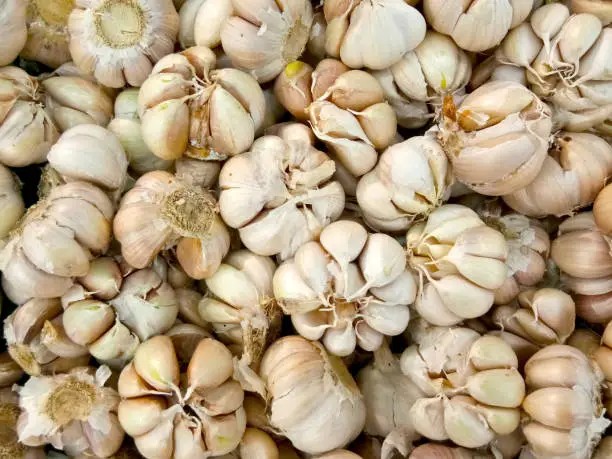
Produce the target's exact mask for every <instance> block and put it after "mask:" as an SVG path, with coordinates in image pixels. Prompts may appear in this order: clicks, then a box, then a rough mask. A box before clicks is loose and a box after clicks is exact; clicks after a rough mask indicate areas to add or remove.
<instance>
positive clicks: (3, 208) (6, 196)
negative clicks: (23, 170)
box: [0, 164, 25, 239]
mask: <svg viewBox="0 0 612 459" xmlns="http://www.w3.org/2000/svg"><path fill="white" fill-rule="evenodd" d="M24 212H25V204H24V203H23V198H22V197H21V183H20V182H19V179H18V178H17V176H16V175H14V174H13V173H12V172H11V170H10V169H9V168H8V167H5V166H3V165H1V164H0V215H2V219H1V220H0V239H4V238H5V237H6V236H8V234H9V233H10V232H11V231H12V229H13V228H14V227H15V225H16V224H17V222H18V221H19V219H20V218H21V216H22V215H23V214H24Z"/></svg>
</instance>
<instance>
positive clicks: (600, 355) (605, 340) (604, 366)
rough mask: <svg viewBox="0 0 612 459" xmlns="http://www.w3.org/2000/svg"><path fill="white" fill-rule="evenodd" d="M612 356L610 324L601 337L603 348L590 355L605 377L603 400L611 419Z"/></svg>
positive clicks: (611, 330) (598, 348)
mask: <svg viewBox="0 0 612 459" xmlns="http://www.w3.org/2000/svg"><path fill="white" fill-rule="evenodd" d="M610 356H612V325H611V323H608V325H607V326H606V328H605V330H604V332H603V335H602V336H601V346H598V347H597V349H595V351H594V352H593V353H592V355H589V357H591V358H592V359H593V360H594V361H595V362H596V363H597V365H599V368H600V369H601V372H602V373H603V376H604V383H603V398H604V406H605V408H606V415H607V417H608V418H610V408H611V407H612V360H611V359H610Z"/></svg>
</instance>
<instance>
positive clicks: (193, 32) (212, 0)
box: [178, 0, 234, 49]
mask: <svg viewBox="0 0 612 459" xmlns="http://www.w3.org/2000/svg"><path fill="white" fill-rule="evenodd" d="M233 10H234V7H233V5H232V0H186V1H185V3H183V5H182V6H181V9H180V11H179V17H180V20H181V22H180V28H179V36H178V38H179V41H180V43H181V47H183V48H185V49H186V48H189V47H190V46H207V47H208V48H214V47H216V46H219V44H221V27H223V24H224V22H225V20H226V19H227V18H229V17H231V16H232V12H233Z"/></svg>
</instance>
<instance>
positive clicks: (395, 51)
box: [323, 0, 426, 70]
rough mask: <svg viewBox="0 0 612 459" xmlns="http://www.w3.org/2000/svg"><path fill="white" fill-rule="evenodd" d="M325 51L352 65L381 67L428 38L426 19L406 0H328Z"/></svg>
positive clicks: (356, 66)
mask: <svg viewBox="0 0 612 459" xmlns="http://www.w3.org/2000/svg"><path fill="white" fill-rule="evenodd" d="M323 11H324V13H325V19H326V21H327V29H326V32H325V50H326V51H327V54H328V55H329V56H331V57H335V58H339V59H340V60H342V62H344V63H345V64H346V65H348V66H349V67H351V68H362V67H367V68H370V69H374V70H382V69H386V68H387V67H390V66H391V65H393V64H395V63H396V62H397V61H399V60H400V59H401V58H402V56H403V55H404V54H406V53H407V52H408V51H412V50H413V49H414V48H416V47H417V45H418V44H419V43H421V41H423V38H424V37H425V29H426V24H425V19H424V18H423V16H422V15H421V13H419V11H418V10H416V9H415V8H413V7H412V6H410V5H409V4H408V3H406V2H404V1H403V0H379V1H376V2H371V1H368V0H358V1H351V2H346V1H343V0H327V1H326V2H325V3H324V4H323Z"/></svg>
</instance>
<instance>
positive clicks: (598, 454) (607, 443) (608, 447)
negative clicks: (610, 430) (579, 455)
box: [593, 436, 612, 459]
mask: <svg viewBox="0 0 612 459" xmlns="http://www.w3.org/2000/svg"><path fill="white" fill-rule="evenodd" d="M610 454H612V437H610V436H606V437H603V438H602V439H601V441H600V442H599V446H598V447H597V449H596V450H595V453H594V455H593V459H606V457H610Z"/></svg>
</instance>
